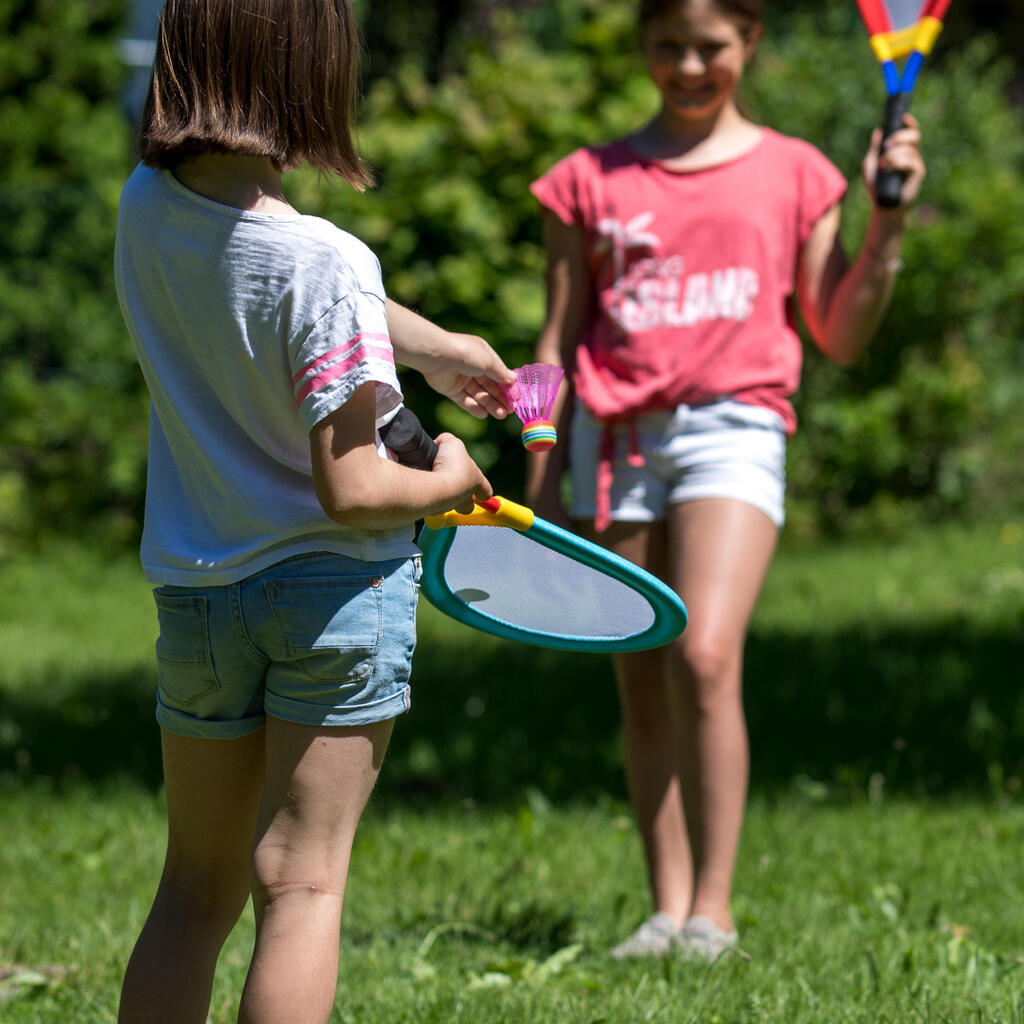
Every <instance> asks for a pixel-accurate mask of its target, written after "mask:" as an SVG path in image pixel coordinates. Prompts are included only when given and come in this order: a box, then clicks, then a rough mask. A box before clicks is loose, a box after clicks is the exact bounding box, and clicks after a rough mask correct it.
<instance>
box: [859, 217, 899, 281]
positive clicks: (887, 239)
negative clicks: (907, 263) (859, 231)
mask: <svg viewBox="0 0 1024 1024" xmlns="http://www.w3.org/2000/svg"><path fill="white" fill-rule="evenodd" d="M905 231H906V215H905V214H904V213H903V212H902V211H896V212H895V214H892V213H888V212H886V213H882V212H881V211H878V210H876V211H875V213H874V215H873V216H872V218H871V224H870V225H869V227H868V233H867V238H866V239H865V241H864V248H863V250H862V254H863V255H864V257H865V258H866V259H867V260H868V261H869V262H870V263H871V264H872V265H873V266H880V267H883V268H884V269H885V270H888V271H889V272H890V273H897V272H899V271H900V270H902V269H903V260H902V259H901V257H900V251H901V249H902V248H903V235H904V234H905Z"/></svg>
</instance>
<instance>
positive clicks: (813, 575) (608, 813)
mask: <svg viewBox="0 0 1024 1024" xmlns="http://www.w3.org/2000/svg"><path fill="white" fill-rule="evenodd" d="M153 639H154V616H153V613H152V607H151V599H150V597H149V594H148V588H147V586H146V585H145V583H144V581H142V579H141V577H140V575H139V571H138V569H137V567H136V564H135V562H134V560H132V559H125V560H122V561H117V562H113V563H109V562H104V561H103V560H101V559H100V558H99V557H96V556H93V555H90V554H89V553H88V552H87V551H84V550H82V549H80V548H74V547H69V548H66V549H61V550H53V551H50V552H48V553H46V554H45V555H43V556H42V557H39V558H32V559H29V558H27V557H26V558H21V559H16V560H14V561H10V562H8V563H5V564H2V565H0V651H2V652H3V658H2V660H0V835H2V842H0V878H2V879H3V884H0V975H2V969H3V966H4V965H14V964H18V965H25V966H26V968H27V970H26V971H25V972H23V973H22V974H21V975H20V980H19V979H18V978H17V977H8V978H7V979H6V980H0V1019H2V1020H3V1021H4V1022H5V1024H7V1022H10V1024H29V1022H31V1024H36V1022H48V1024H49V1022H53V1021H61V1022H63V1021H75V1022H92V1021H97V1022H98V1021H112V1020H113V1019H114V1015H115V1010H116V1002H117V993H118V987H119V983H120V976H121V972H122V970H123V966H124V963H125V961H126V959H127V956H128V953H129V952H130V949H131V945H132V943H133V941H134V938H135V935H136V933H137V930H138V928H139V926H140V925H141V922H142V920H143V918H144V916H145V913H146V910H147V908H148V902H149V900H150V898H151V896H152V889H153V885H154V882H155V879H156V875H157V873H158V870H159V865H160V860H161V857H162V852H163V851H162V841H163V817H162V813H163V811H162V797H161V792H160V785H159V756H158V750H157V731H156V726H155V723H154V722H153V716H152V692H151V691H152V686H153V680H154V670H153V667H152V664H151V661H152V656H151V652H152V643H153ZM1022 662H1024V542H1021V540H1020V539H1019V531H1015V530H1013V529H1009V528H1004V524H996V525H994V526H991V527H979V528H975V529H971V530H968V529H965V528H946V529H943V530H940V531H931V532H927V533H921V534H918V535H914V536H912V537H908V538H906V539H903V540H901V541H900V542H898V543H888V544H883V543H877V544H868V543H863V542H859V543H857V544H846V545H842V546H836V547H828V546H817V547H792V548H785V549H784V550H783V551H782V552H780V555H779V558H778V559H777V561H776V564H775V566H774V567H773V570H772V573H771V575H770V578H769V580H768V583H767V585H766V588H765V594H764V598H763V600H762V602H761V605H760V607H759V610H758V614H757V616H756V620H755V623H754V627H753V629H752V633H751V638H750V643H749V647H748V667H747V697H746V700H747V708H748V715H749V719H750V731H751V741H752V746H753V758H754V769H753V771H754V779H753V791H752V796H751V805H750V810H749V814H748V818H747V822H746V826H745V831H744V837H743V844H742V848H741V853H740V862H739V865H738V871H737V882H736V897H735V911H736V915H737V919H738V923H739V926H740V929H741V932H742V946H743V951H744V955H743V956H740V955H737V956H732V957H729V958H728V959H726V960H724V961H723V962H721V963H719V964H717V965H716V966H715V967H713V968H712V969H704V968H698V967H693V966H687V965H683V964H676V963H660V962H659V963H654V964H650V963H646V964H645V963H632V964H618V963H614V962H610V961H608V960H607V959H606V957H605V955H604V954H605V951H606V950H607V948H608V947H609V946H610V945H612V944H613V943H614V942H616V941H618V940H619V939H621V938H622V937H623V936H624V935H625V934H626V933H627V932H628V931H629V929H630V928H631V927H632V926H633V925H635V923H636V922H637V921H638V920H639V919H641V918H642V917H643V916H644V915H645V914H646V913H647V909H648V908H647V899H646V893H645V882H644V877H643V871H642V865H641V860H640V851H639V848H638V843H637V839H636V834H635V831H634V830H633V828H632V826H631V824H630V821H629V817H628V813H629V812H628V806H627V805H626V803H625V800H624V789H623V783H622V779H621V773H620V768H619V755H618V747H617V744H618V724H617V713H616V706H615V697H614V691H613V687H612V684H611V677H610V673H609V670H608V666H607V664H606V662H605V660H604V659H602V658H599V657H589V656H571V655H569V656H567V655H564V654H559V653H556V652H543V651H537V650H534V649H530V648H525V647H514V646H511V645H508V644H505V643H503V642H500V641H496V640H491V639H490V638H486V637H482V636H479V635H477V634H473V633H470V632H469V631H467V630H464V629H463V628H461V627H457V626H455V625H454V624H450V623H448V622H447V620H444V619H442V618H441V617H440V616H438V615H436V613H434V612H433V611H432V610H431V609H429V608H425V609H424V610H423V615H422V641H421V649H420V652H419V654H418V656H417V669H416V676H415V679H414V702H413V710H412V712H411V713H410V714H409V715H408V716H405V717H404V718H403V719H402V720H401V721H400V722H399V725H398V728H397V730H396V734H395V739H394V741H393V744H392V750H391V752H390V753H389V755H388V760H387V762H386V763H385V767H384V772H383V774H382V778H381V783H380V785H379V786H378V789H377V791H376V793H375V794H374V798H373V800H372V802H371V805H370V809H369V811H368V813H367V816H366V818H365V820H364V822H363V825H362V826H361V828H360V832H359V835H358V837H357V841H356V850H355V854H354V858H353V865H352V872H351V878H350V884H349V892H348V897H347V906H346V913H345V921H344V924H343V933H342V953H343V956H342V969H341V978H340V986H339V998H338V1004H337V1010H336V1013H335V1019H336V1020H338V1021H346V1022H353V1024H376V1022H385V1021H387V1022H389V1024H391V1022H403V1021H408V1022H410V1024H411V1022H417V1024H418V1022H426V1021H437V1022H445V1024H447V1022H467V1024H468V1022H474V1024H476V1022H482V1024H497V1022H510V1024H511V1022H525V1021H530V1022H534V1021H538V1022H540V1021H543V1022H548V1021H551V1022H559V1024H561V1022H567V1024H596V1022H598V1021H608V1022H623V1024H630V1022H634V1021H636V1022H640V1021H651V1022H666V1024H667V1022H672V1024H677V1022H688V1021H693V1022H698V1021H699V1022H707V1024H713V1022H717V1024H734V1022H760V1021H776V1020H777V1021H785V1022H791V1024H811V1022H815V1024H818V1022H822V1021H829V1022H833V1021H835V1022H865V1024H867V1022H876V1021H888V1022H893V1024H896V1022H900V1024H903V1022H914V1021H929V1022H930V1021H934V1022H943V1024H945V1022H949V1024H954V1022H955V1024H960V1022H969V1021H971V1022H972V1021H977V1022H979V1024H1024V912H1022V911H1021V905H1022V891H1024V866H1022V854H1021V851H1022V850H1024V798H1022V794H1021V777H1022V776H1024V764H1022V755H1024V696H1022V687H1021V677H1022V671H1021V664H1022ZM251 936H252V925H251V920H250V919H249V917H248V916H247V917H246V918H245V919H243V921H242V922H240V924H239V926H238V928H237V929H236V930H235V932H234V934H233V935H232V936H231V938H230V940H229V942H228V945H227V947H226V948H225V951H224V955H223V957H222V963H221V970H220V972H219V975H218V979H217V985H216V989H215V994H214V1001H213V1011H212V1015H211V1018H212V1020H213V1021H214V1022H216V1024H221V1022H227V1021H233V1020H234V1012H235V1006H236V1000H237V993H238V991H239V988H240V985H241V981H242V979H243V977H244V973H245V967H246V963H247V959H248V949H249V943H250V942H251Z"/></svg>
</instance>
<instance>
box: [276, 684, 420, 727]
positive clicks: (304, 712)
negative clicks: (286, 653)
mask: <svg viewBox="0 0 1024 1024" xmlns="http://www.w3.org/2000/svg"><path fill="white" fill-rule="evenodd" d="M411 693H412V690H411V687H410V686H409V684H408V683H406V684H405V686H403V687H402V688H401V689H400V690H397V691H396V692H395V693H392V694H389V695H388V696H387V697H383V698H381V699H380V700H376V701H369V702H367V703H365V704H354V705H353V704H346V705H343V706H339V707H335V706H327V705H320V704H309V703H305V702H303V701H297V700H291V699H289V698H288V697H282V696H281V695H280V694H277V693H274V692H272V691H270V690H268V691H267V693H266V696H265V697H264V699H263V707H264V709H265V710H266V712H267V714H268V715H273V717H274V718H280V719H281V720H282V721H285V722H293V723H294V724H296V725H322V726H328V727H335V726H352V725H371V724H373V723H374V722H386V721H387V720H388V719H390V718H397V717H398V716H399V715H401V714H404V713H405V712H406V711H408V710H409V707H410V704H411Z"/></svg>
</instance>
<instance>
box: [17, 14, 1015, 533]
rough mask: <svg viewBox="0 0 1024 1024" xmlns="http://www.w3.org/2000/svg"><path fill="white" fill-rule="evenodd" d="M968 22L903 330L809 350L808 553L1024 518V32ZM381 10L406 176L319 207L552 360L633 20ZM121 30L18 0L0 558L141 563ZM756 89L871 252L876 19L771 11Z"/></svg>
mask: <svg viewBox="0 0 1024 1024" xmlns="http://www.w3.org/2000/svg"><path fill="white" fill-rule="evenodd" d="M385 6H386V7H387V8H388V13H389V16H388V17H387V18H385V17H384V13H385V12H384V8H385ZM964 6H965V5H961V11H962V9H963V7H964ZM970 6H971V8H972V12H973V13H971V14H967V13H966V12H965V13H962V14H960V15H959V17H960V19H961V20H960V21H959V22H957V21H955V20H954V22H953V23H952V24H951V25H950V28H949V33H948V34H947V36H944V37H943V41H942V43H943V44H942V45H941V46H940V49H939V52H938V53H937V54H936V55H935V57H934V58H933V59H932V61H931V63H930V65H929V66H928V68H926V72H925V74H924V76H923V77H922V80H921V83H920V85H919V87H918V92H917V95H916V97H915V101H914V108H915V111H916V112H917V114H918V115H919V116H920V118H921V120H922V122H923V124H924V127H925V133H926V158H927V161H928V166H929V178H928V181H927V182H926V186H925V193H924V196H923V198H922V202H921V205H920V207H919V211H918V214H917V217H916V224H915V226H914V228H913V230H912V232H911V234H910V236H909V237H908V240H907V245H906V252H905V259H906V264H907V266H906V269H905V271H904V272H903V274H902V276H901V278H900V282H899V286H898V289H897V293H896V297H895V301H894V304H893V308H892V310H891V311H890V314H889V316H888V318H887V320H886V323H885V325H884V327H883V329H882V330H881V332H880V334H879V337H878V338H877V340H876V342H875V344H874V345H873V347H872V349H871V351H870V353H869V355H868V356H867V358H865V359H863V360H862V361H861V362H860V363H859V364H858V365H857V366H856V367H855V368H853V369H852V370H841V369H839V368H836V367H834V366H832V365H830V364H828V363H827V361H826V360H825V359H824V358H822V357H821V356H820V355H819V354H818V353H817V352H816V351H815V350H814V349H813V348H812V347H808V352H807V359H806V368H805V378H804V386H803V389H802V391H801V393H800V395H799V398H798V412H799V414H800V417H801V422H802V426H801V429H800V431H799V432H798V433H797V435H796V437H795V439H794V441H793V443H792V448H791V455H790V459H789V477H790V503H789V515H790V527H789V529H790V531H791V533H793V534H796V535H804V534H815V533H822V532H849V531H855V530H871V531H878V530H880V529H881V530H884V529H887V528H890V527H892V528H896V527H902V526H905V525H906V524H907V523H908V522H916V521H920V520H922V519H924V518H929V519H934V518H940V517H948V516H951V515H955V516H968V515H971V514H973V513H975V512H977V511H979V510H983V511H985V512H990V511H992V510H993V509H999V510H1004V509H1013V508H1019V507H1020V505H1021V504H1022V503H1024V475H1022V474H1021V473H1020V472H1019V456H1018V453H1019V451H1020V448H1021V444H1022V442H1024V422H1022V418H1021V417H1020V416H1019V415H1016V409H1017V407H1018V403H1019V401H1020V399H1021V397H1022V390H1024V387H1022V379H1024V375H1022V374H1021V368H1022V366H1021V364H1022V361H1024V340H1022V339H1024V302H1022V299H1021V282H1022V281H1024V187H1022V186H1024V129H1022V123H1021V114H1020V110H1019V109H1017V108H1016V107H1015V106H1014V105H1013V104H1012V103H1011V102H1010V97H1012V96H1013V95H1015V92H1016V90H1017V88H1018V86H1017V84H1016V83H1017V78H1015V74H1016V65H1015V61H1014V60H1013V59H1012V58H1014V57H1017V56H1018V55H1019V46H1018V48H1017V50H1015V49H1014V47H1015V45H1017V44H1016V43H1015V40H1017V36H1016V35H1015V34H1014V31H1013V30H1014V29H1015V28H1019V22H1020V19H1019V17H1018V14H1015V13H1014V12H1013V9H1011V8H1009V7H1005V6H1004V7H1002V8H1000V6H999V5H998V4H996V3H994V2H990V3H987V4H980V5H970ZM955 7H956V5H954V8H955ZM357 8H358V10H359V13H360V15H361V18H362V21H363V23H364V25H365V28H366V33H367V41H368V42H367V45H368V54H367V57H368V59H367V72H366V79H365V96H364V101H363V104H362V111H361V123H362V126H363V127H362V131H361V138H360V141H361V145H362V148H363V151H364V152H365V153H366V155H367V158H368V161H369V163H370V164H371V166H372V167H373V168H374V170H375V173H376V176H377V180H378V187H377V188H376V189H374V190H373V191H372V192H370V193H368V194H365V195H362V196H360V195H356V194H353V193H351V192H349V191H347V190H345V189H343V188H342V187H340V186H331V185H326V184H324V183H323V182H320V181H318V180H317V179H316V178H315V177H312V176H310V175H304V174H298V175H295V176H292V177H291V178H290V180H289V182H288V187H289V190H290V192H291V194H292V197H293V199H294V201H295V202H296V203H297V204H299V205H300V206H301V207H302V208H303V209H304V210H306V211H307V212H311V213H318V214H321V215H323V216H326V217H329V218H331V219H332V220H334V221H335V222H336V223H338V224H339V225H341V226H342V227H345V228H346V229H347V230H350V231H352V232H353V233H355V234H356V235H358V236H360V237H362V238H363V239H364V240H366V241H367V242H368V243H369V244H370V245H371V247H373V248H374V250H375V251H376V252H377V253H378V255H379V257H380V259H381V264H382V267H383V269H384V274H385V283H386V286H387V288H388V290H389V292H390V293H391V294H392V295H393V296H394V297H395V298H397V299H398V300H399V301H402V302H404V303H407V304H409V305H411V306H413V307H414V308H417V309H419V310H420V311H421V312H423V313H424V314H425V315H427V316H429V317H432V318H434V319H436V320H437V321H439V322H440V323H442V324H443V325H445V326H447V327H449V328H451V329H458V330H469V331H473V332H476V333H480V334H483V335H485V336H486V337H488V338H489V339H491V340H492V341H493V343H494V344H495V345H496V347H497V348H498V349H499V351H500V352H501V353H502V355H503V356H504V357H505V359H506V360H507V361H508V362H509V363H511V364H518V363H521V362H525V361H527V360H528V359H529V358H530V354H531V349H532V344H533V340H534V337H535V335H536V332H537V329H538V327H539V324H540V321H541V318H542V315H543V302H544V298H543V283H542V275H543V256H542V251H541V246H540V242H541V227H540V219H539V216H538V213H537V209H536V206H535V204H534V202H533V200H532V198H531V197H530V194H529V191H528V185H529V182H530V181H531V180H533V178H535V177H536V176H537V175H538V174H540V173H542V172H543V171H544V170H545V169H546V168H547V167H549V166H550V165H551V164H552V163H553V162H554V161H555V160H557V159H558V158H559V157H561V156H563V155H564V154H566V153H567V152H569V151H570V150H571V149H573V148H575V147H576V146H578V145H582V144H585V143H593V142H600V141H602V140H605V139H608V138H611V137H613V136H615V135H616V134H619V133H622V132H625V131H628V130H629V129H630V128H632V127H634V126H635V125H637V124H638V123H639V122H640V121H641V120H642V119H643V118H644V117H646V116H648V115H649V114H650V113H651V112H652V111H653V109H654V104H655V97H654V94H653V90H652V89H651V87H650V85H649V83H647V81H646V78H645V76H644V73H643V69H642V66H641V63H640V60H639V57H638V55H637V52H636V45H635V39H634V31H633V13H632V12H633V5H632V3H631V2H630V0H557V2H552V3H537V2H536V0H514V2H511V3H503V4H497V3H493V2H487V0H461V2H459V3H448V4H443V3H440V2H437V3H420V4H415V5H413V4H408V3H394V4H389V5H382V4H369V3H366V2H363V3H361V4H360V3H357ZM122 18H123V11H122V9H121V8H120V5H119V3H118V2H117V0H67V2H63V3H61V2H57V0H0V216H2V217H3V223H4V225H5V230H4V232H3V233H2V234H0V552H2V551H3V550H4V548H6V549H8V550H10V549H12V548H13V547H14V546H16V545H22V544H25V543H32V542H36V541H39V540H41V539H42V538H44V537H45V536H47V535H49V534H51V533H53V532H57V533H65V534H67V533H74V534H83V533H84V534H85V535H87V536H89V537H90V538H92V539H94V540H95V541H97V542H102V543H104V544H107V545H109V546H111V547H119V546H124V545H126V544H132V543H134V542H135V540H136V538H137V533H138V529H139V524H140V521H141V500H142V492H143V486H144V463H145V433H146V397H145V393H144V387H143V385H142V381H141V378H140V376H139V374H138V371H137V370H136V368H135V365H134V361H133V359H132V357H131V352H130V347H129V345H128V344H127V339H126V337H125V334H124V329H123V326H122V325H121V322H120V317H119V314H118V311H117V304H116V299H115V297H114V289H113V282H112V273H111V254H112V249H113V233H114V226H115V216H116V202H117V194H118V191H119V188H120V185H121V183H122V181H123V179H124V177H125V176H126V175H127V173H128V172H129V171H130V167H131V164H132V161H133V157H132V145H131V126H130V125H129V124H128V123H127V118H126V116H125V114H124V113H123V110H122V104H121V95H120V92H119V90H120V89H121V83H122V81H123V77H124V69H123V67H122V65H121V63H120V60H119V57H118V53H117V40H118V37H119V34H120V33H121V24H122ZM972 18H973V19H974V20H973V21H972V20H971V19H972ZM1015 19H1016V20H1015ZM978 25H981V26H983V27H988V28H989V29H995V31H992V32H989V33H988V34H987V35H986V34H978V33H977V32H975V31H973V30H974V29H975V28H976V27H977V26H978ZM1018 77H1019V76H1018ZM746 92H747V102H748V105H749V107H750V109H751V110H752V112H753V114H754V115H755V116H756V117H758V118H760V119H762V120H763V121H765V122H766V123H768V124H771V125H772V126H773V127H775V128H777V129H779V130H781V131H783V132H786V133H788V134H793V135H800V136H803V137H806V138H808V139H810V140H812V141H814V142H815V143H816V144H818V145H819V146H820V147H821V148H822V149H823V150H824V151H825V152H826V153H827V155H828V156H829V157H830V158H831V159H833V160H834V161H835V162H836V163H837V164H838V166H839V167H840V168H841V169H842V170H843V171H844V173H845V174H846V175H847V177H848V178H849V179H850V180H851V182H852V187H851V190H850V196H849V201H848V203H847V204H846V210H845V215H844V222H845V227H844V238H845V240H846V242H847V244H848V247H849V248H850V249H851V250H854V249H856V247H857V246H858V245H859V241H860V238H861V237H862V232H863V226H864V222H865V218H866V215H867V212H868V203H867V201H866V198H865V196H864V193H863V190H862V188H861V187H860V185H859V182H858V181H857V177H858V175H859V165H860V160H861V156H862V153H863V150H864V148H865V147H866V143H867V138H868V135H869V132H870V129H871V127H872V125H873V124H874V123H875V122H876V121H877V119H878V117H879V115H880V110H881V102H882V92H881V84H880V78H879V74H878V71H877V68H876V67H875V66H874V63H873V60H872V58H871V57H870V54H869V52H868V49H867V47H866V44H865V42H864V39H863V30H862V28H861V27H860V25H859V24H858V23H857V21H856V18H855V16H854V13H853V5H852V4H843V5H839V4H828V5H819V4H811V3H809V2H804V3H790V4H782V3H780V4H776V5H772V7H771V22H770V25H769V34H768V38H767V41H766V43H765V45H764V46H763V48H762V51H761V53H760V54H759V56H758V59H757V61H756V62H755V66H754V68H753V69H752V71H751V74H750V76H749V79H748V82H747V87H746ZM405 383H406V387H407V391H408V397H409V401H410V404H412V405H413V406H414V407H415V408H416V409H417V411H418V412H420V414H421V416H422V417H423V419H424V420H425V421H426V422H427V423H428V425H430V426H434V427H445V428H448V429H454V430H456V431H457V432H458V433H460V434H461V435H462V436H464V437H465V438H466V439H467V440H468V441H469V443H470V445H471V448H472V450H473V452H474V454H475V455H476V457H477V458H478V459H479V460H480V461H481V463H482V464H483V465H484V466H485V467H486V468H487V469H488V471H489V472H490V475H491V477H492V479H493V480H494V481H495V483H496V484H497V485H498V486H499V488H500V489H502V490H504V491H506V492H508V493H512V494H515V493H517V492H518V491H519V489H520V487H521V484H520V479H521V472H522V453H521V448H520V446H519V444H518V439H517V436H516V431H515V427H514V425H513V424H511V423H507V424H497V423H495V422H488V423H480V422H478V421H476V420H473V419H471V418H470V417H468V416H465V415H463V414H461V413H459V412H458V410H455V409H454V408H452V407H450V406H447V405H444V404H442V403H441V402H440V401H439V400H438V399H437V397H436V396H435V395H433V393H431V392H429V391H428V390H427V389H425V388H424V386H423V385H422V383H421V382H420V381H419V380H418V378H416V377H415V376H414V375H409V376H407V377H406V380H405Z"/></svg>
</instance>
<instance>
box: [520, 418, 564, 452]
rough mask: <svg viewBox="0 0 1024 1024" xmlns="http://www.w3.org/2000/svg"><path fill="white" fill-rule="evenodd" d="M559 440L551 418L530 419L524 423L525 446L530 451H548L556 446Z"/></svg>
mask: <svg viewBox="0 0 1024 1024" xmlns="http://www.w3.org/2000/svg"><path fill="white" fill-rule="evenodd" d="M557 440H558V434H557V432H556V431H555V425H554V423H552V422H551V420H542V419H537V420H530V421H529V423H526V424H524V425H523V447H524V448H525V449H526V450H527V451H528V452H546V451H547V450H548V449H549V448H554V446H555V442H556V441H557Z"/></svg>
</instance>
